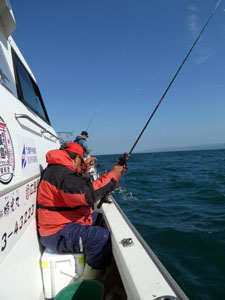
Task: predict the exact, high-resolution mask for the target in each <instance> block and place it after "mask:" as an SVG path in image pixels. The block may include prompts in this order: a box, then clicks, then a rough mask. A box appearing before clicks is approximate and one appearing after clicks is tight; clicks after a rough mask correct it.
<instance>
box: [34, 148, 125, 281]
mask: <svg viewBox="0 0 225 300" xmlns="http://www.w3.org/2000/svg"><path fill="white" fill-rule="evenodd" d="M46 160H47V163H48V166H47V168H46V169H45V170H44V172H43V174H42V177H41V181H40V184H39V188H38V195H37V202H38V230H39V234H40V242H41V244H42V245H43V246H44V247H47V248H50V249H53V250H55V251H57V252H59V253H79V252H84V254H85V259H86V265H85V269H84V276H83V279H100V278H101V276H102V275H103V273H104V270H105V269H106V267H107V266H109V265H110V260H111V255H112V248H111V238H110V234H109V231H108V230H107V229H106V228H103V227H101V226H98V224H99V223H100V216H101V215H100V214H97V213H96V212H93V208H94V203H95V202H96V201H97V200H99V199H102V198H104V197H105V196H106V195H107V194H108V193H110V192H112V191H113V190H114V189H115V187H116V186H117V185H118V180H119V178H121V177H122V176H123V173H124V170H125V166H120V165H118V164H116V165H115V166H114V167H113V168H112V170H111V171H110V172H109V173H107V174H104V175H102V176H101V177H99V178H98V179H97V180H96V181H94V182H90V181H87V180H86V179H85V178H84V177H83V176H80V174H79V170H80V168H81V166H82V165H92V164H93V163H94V161H95V160H96V158H94V157H89V158H87V159H86V160H85V161H84V153H83V148H82V147H81V146H80V145H79V144H76V143H66V144H65V145H63V146H61V148H60V149H56V150H51V151H49V152H48V153H47V154H46Z"/></svg>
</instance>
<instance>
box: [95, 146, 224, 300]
mask: <svg viewBox="0 0 225 300" xmlns="http://www.w3.org/2000/svg"><path fill="white" fill-rule="evenodd" d="M97 158H98V163H99V164H102V167H101V168H99V171H100V172H101V171H103V170H106V169H107V170H110V168H111V167H112V166H113V164H114V163H115V161H116V160H117V158H118V155H102V156H98V157H97ZM128 165H129V169H128V170H127V171H126V173H125V175H124V177H123V178H121V180H120V184H119V187H118V188H117V189H116V190H115V191H114V192H113V196H114V198H115V199H116V200H117V202H118V203H119V205H120V206H121V208H122V209H123V211H124V212H125V214H126V215H127V216H128V218H129V219H130V221H131V222H132V223H133V225H134V226H135V227H136V229H137V230H138V231H139V233H140V234H141V235H142V237H143V238H144V239H145V241H146V242H147V243H148V245H149V246H150V248H151V249H152V250H153V251H154V252H155V254H156V255H157V256H158V258H159V259H160V261H161V262H162V263H163V265H164V266H165V267H166V268H167V270H168V271H169V273H170V274H171V275H172V277H173V278H174V279H175V280H176V282H177V283H178V285H179V286H180V287H181V288H182V289H183V291H184V292H185V293H186V295H187V296H188V297H189V299H190V300H200V299H201V300H215V299H220V300H222V299H225V150H204V151H182V152H181V151H180V152H164V153H142V154H133V155H132V156H131V158H130V160H129V162H128Z"/></svg>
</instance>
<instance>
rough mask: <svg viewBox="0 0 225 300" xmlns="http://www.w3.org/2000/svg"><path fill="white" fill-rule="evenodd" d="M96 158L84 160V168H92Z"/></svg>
mask: <svg viewBox="0 0 225 300" xmlns="http://www.w3.org/2000/svg"><path fill="white" fill-rule="evenodd" d="M96 160H97V158H96V157H88V158H87V159H85V161H84V162H85V165H86V166H93V164H94V163H95V162H96Z"/></svg>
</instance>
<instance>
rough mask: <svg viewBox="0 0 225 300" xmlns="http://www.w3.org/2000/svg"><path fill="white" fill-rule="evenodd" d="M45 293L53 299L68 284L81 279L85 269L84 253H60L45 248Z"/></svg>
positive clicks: (43, 257) (42, 262) (43, 262)
mask: <svg viewBox="0 0 225 300" xmlns="http://www.w3.org/2000/svg"><path fill="white" fill-rule="evenodd" d="M41 268H42V275H43V286H44V294H45V298H46V299H52V298H53V297H55V296H56V295H57V294H58V292H59V291H60V290H61V289H63V288H64V287H65V286H67V285H68V284H70V283H72V282H75V281H77V280H79V279H81V277H82V275H83V270H84V255H83V253H72V254H60V253H57V252H54V251H52V250H50V249H45V251H44V253H43V254H42V257H41Z"/></svg>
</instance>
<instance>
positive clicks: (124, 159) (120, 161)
mask: <svg viewBox="0 0 225 300" xmlns="http://www.w3.org/2000/svg"><path fill="white" fill-rule="evenodd" d="M221 1H222V0H219V1H218V2H217V3H216V5H215V7H214V9H213V10H212V12H211V14H210V15H209V17H208V19H207V21H206V22H205V24H204V26H203V28H202V30H201V31H200V33H199V34H198V36H197V38H196V39H195V41H194V43H193V45H192V47H191V48H190V50H189V51H188V53H187V54H186V56H185V58H184V59H183V61H182V63H181V64H180V66H179V68H178V70H177V71H176V73H175V75H174V76H173V78H172V80H171V81H170V83H169V85H168V87H167V88H166V90H165V92H164V93H163V95H162V97H161V98H160V100H159V102H158V104H157V105H156V107H155V109H154V110H153V112H152V114H151V115H150V117H149V119H148V120H147V122H146V124H145V126H144V127H143V129H142V131H141V132H140V134H139V136H138V137H137V139H136V141H135V143H134V144H133V146H132V147H131V149H130V151H129V153H124V154H123V155H122V156H121V157H119V159H118V162H117V163H118V164H119V165H121V166H123V165H125V166H126V165H127V161H128V159H129V158H130V156H131V154H132V152H133V150H134V148H135V147H136V145H137V143H138V141H139V140H140V138H141V136H142V134H143V133H144V131H145V129H146V128H147V126H148V124H149V123H150V121H151V119H152V118H153V116H154V114H155V113H156V111H157V109H158V108H159V106H160V104H161V102H162V101H163V99H164V97H165V96H166V94H167V92H168V91H169V89H170V87H171V85H172V84H173V82H174V80H175V79H176V77H177V75H178V74H179V72H180V70H181V69H182V67H183V65H184V63H185V62H186V60H187V58H188V57H189V55H190V53H191V52H192V50H193V48H194V47H195V45H196V44H197V42H198V40H199V38H200V36H201V35H202V33H203V31H204V30H205V28H206V26H207V25H208V23H209V21H210V19H211V18H212V17H213V15H214V13H215V11H216V9H217V8H218V6H219V4H220V2H221Z"/></svg>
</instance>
